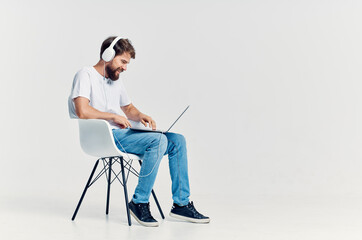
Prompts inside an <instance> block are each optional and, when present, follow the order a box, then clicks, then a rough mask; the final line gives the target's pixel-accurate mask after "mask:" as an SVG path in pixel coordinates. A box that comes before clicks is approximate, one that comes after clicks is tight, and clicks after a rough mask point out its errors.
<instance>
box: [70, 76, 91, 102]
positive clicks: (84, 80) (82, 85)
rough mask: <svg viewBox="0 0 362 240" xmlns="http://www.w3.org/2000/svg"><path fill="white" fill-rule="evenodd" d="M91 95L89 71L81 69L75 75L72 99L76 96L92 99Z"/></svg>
mask: <svg viewBox="0 0 362 240" xmlns="http://www.w3.org/2000/svg"><path fill="white" fill-rule="evenodd" d="M90 95H91V82H90V76H89V73H88V72H86V71H84V70H80V71H79V72H77V73H76V74H75V76H74V80H73V87H72V94H71V95H70V96H71V98H72V99H74V98H76V97H85V98H88V99H89V100H90Z"/></svg>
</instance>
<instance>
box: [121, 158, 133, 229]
mask: <svg viewBox="0 0 362 240" xmlns="http://www.w3.org/2000/svg"><path fill="white" fill-rule="evenodd" d="M119 160H120V162H121V172H122V181H123V190H124V199H125V201H126V210H127V218H128V225H129V226H131V225H132V223H131V216H130V214H129V206H128V193H127V182H126V178H125V176H124V165H123V157H120V159H119Z"/></svg>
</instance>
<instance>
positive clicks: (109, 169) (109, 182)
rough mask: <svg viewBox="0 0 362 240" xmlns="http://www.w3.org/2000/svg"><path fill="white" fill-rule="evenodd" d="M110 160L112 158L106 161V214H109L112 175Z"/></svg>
mask: <svg viewBox="0 0 362 240" xmlns="http://www.w3.org/2000/svg"><path fill="white" fill-rule="evenodd" d="M112 160H113V158H109V160H108V181H107V182H108V186H107V204H106V214H107V215H108V212H109V195H110V193H111V174H112Z"/></svg>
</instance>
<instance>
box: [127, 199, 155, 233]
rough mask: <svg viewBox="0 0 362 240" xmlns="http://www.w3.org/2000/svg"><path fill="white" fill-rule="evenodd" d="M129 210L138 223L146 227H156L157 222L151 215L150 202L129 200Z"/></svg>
mask: <svg viewBox="0 0 362 240" xmlns="http://www.w3.org/2000/svg"><path fill="white" fill-rule="evenodd" d="M128 206H129V210H130V213H131V215H132V216H133V217H134V218H135V219H136V221H137V222H139V224H141V225H143V226H146V227H158V222H157V221H156V219H154V218H153V217H152V215H151V211H150V203H134V202H133V201H130V202H129V204H128Z"/></svg>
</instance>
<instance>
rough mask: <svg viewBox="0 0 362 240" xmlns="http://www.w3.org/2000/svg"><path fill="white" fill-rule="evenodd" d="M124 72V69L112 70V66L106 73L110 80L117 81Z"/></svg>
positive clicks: (107, 67)
mask: <svg viewBox="0 0 362 240" xmlns="http://www.w3.org/2000/svg"><path fill="white" fill-rule="evenodd" d="M118 72H120V73H121V72H123V69H121V68H116V69H114V68H112V67H111V66H110V65H108V66H106V73H107V75H108V78H110V79H111V80H112V81H117V80H118V79H119V73H118Z"/></svg>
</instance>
